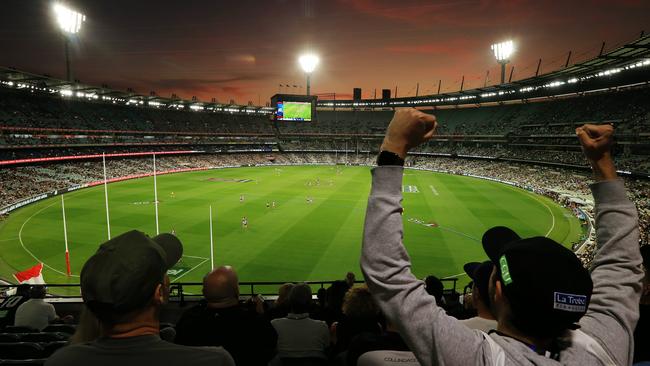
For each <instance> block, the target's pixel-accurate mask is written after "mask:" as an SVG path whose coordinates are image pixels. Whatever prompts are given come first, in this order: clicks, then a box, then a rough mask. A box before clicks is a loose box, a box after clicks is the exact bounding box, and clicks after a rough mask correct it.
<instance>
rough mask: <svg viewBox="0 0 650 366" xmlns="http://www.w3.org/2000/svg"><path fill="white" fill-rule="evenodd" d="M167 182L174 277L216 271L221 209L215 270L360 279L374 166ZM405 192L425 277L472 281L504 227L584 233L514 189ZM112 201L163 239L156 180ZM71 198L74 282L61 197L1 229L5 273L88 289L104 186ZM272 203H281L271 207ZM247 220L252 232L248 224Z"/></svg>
mask: <svg viewBox="0 0 650 366" xmlns="http://www.w3.org/2000/svg"><path fill="white" fill-rule="evenodd" d="M157 183H158V196H159V201H160V204H159V218H160V224H159V225H160V230H161V232H169V231H171V230H172V229H174V230H175V231H176V234H177V236H178V237H179V238H180V239H181V241H182V242H183V244H184V247H185V252H184V257H183V258H182V260H181V262H180V263H179V264H178V265H177V266H176V267H175V268H174V270H173V271H172V272H171V273H170V277H171V279H172V281H180V282H196V281H200V280H201V278H202V276H203V275H204V274H205V273H206V272H207V271H209V269H210V236H209V235H210V232H209V230H210V229H209V219H208V218H209V206H210V205H212V208H213V214H214V217H213V225H214V227H213V232H214V261H215V265H221V264H229V265H232V266H234V267H235V268H236V269H237V270H238V272H239V276H240V280H241V281H305V280H333V279H339V278H343V276H344V275H345V273H346V272H347V271H353V272H355V273H356V274H357V277H358V278H361V273H360V270H359V253H360V248H361V240H362V232H363V220H364V216H365V209H366V201H367V197H368V193H369V191H370V168H368V167H333V166H272V167H254V168H252V167H251V168H231V169H217V170H208V171H199V172H191V173H179V174H169V175H161V176H158V181H157ZM403 184H404V187H403V192H404V193H403V196H404V201H403V204H404V233H405V234H404V235H405V243H406V247H407V248H408V251H409V253H410V255H411V258H412V261H413V271H414V273H415V274H416V275H417V276H418V277H424V276H425V275H428V274H435V275H437V276H438V277H447V276H459V277H461V278H462V272H463V270H462V266H463V264H464V263H465V262H468V261H481V260H484V259H486V257H485V255H484V253H483V251H482V248H481V245H480V242H479V241H480V238H481V235H482V233H483V232H484V231H485V230H486V229H488V228H490V227H492V226H495V225H505V226H509V227H511V228H513V229H514V230H515V231H517V232H518V233H519V234H520V235H522V236H533V235H547V236H549V237H551V238H553V239H555V240H557V241H559V242H561V243H564V244H566V245H569V244H570V243H571V242H574V241H576V240H578V239H579V237H580V235H581V227H580V222H579V221H578V220H577V219H576V218H575V217H574V216H573V215H572V214H571V213H570V212H569V211H567V210H565V209H564V208H562V207H560V206H558V205H557V204H555V203H554V202H553V201H551V200H549V199H547V198H545V197H542V196H539V195H535V194H532V193H529V192H527V191H524V190H521V189H518V188H514V187H511V186H508V185H505V184H501V183H497V182H492V181H487V180H483V179H477V178H470V177H464V176H456V175H448V174H442V173H433V172H427V171H416V170H406V171H405V176H404V183H403ZM172 192H173V193H172ZM108 195H109V207H110V223H111V232H112V235H113V236H115V235H118V234H119V233H122V232H125V231H128V230H131V229H138V230H142V231H144V232H146V233H148V234H150V235H154V234H155V216H154V204H153V201H154V193H153V178H143V179H136V180H129V181H123V182H119V183H112V184H109V185H108ZM240 195H244V198H245V199H244V201H243V202H240ZM308 197H312V198H313V203H311V204H310V203H308V202H307V198H308ZM64 198H65V207H66V216H67V226H68V238H69V247H70V257H71V262H72V273H73V277H67V276H66V275H65V256H64V252H65V250H64V236H63V223H62V214H61V199H60V197H54V198H50V199H47V200H44V201H41V202H38V203H35V204H32V205H29V206H27V207H24V208H22V209H19V210H17V211H15V212H13V213H12V214H11V216H10V217H9V219H7V220H6V221H4V222H2V223H0V275H1V276H2V277H4V278H12V277H11V275H12V273H14V272H16V271H18V270H24V269H26V268H28V267H30V266H33V265H34V264H36V263H38V262H39V261H40V262H43V263H44V264H45V265H46V267H45V269H44V271H43V276H44V278H45V281H46V282H47V283H78V282H79V278H78V275H79V272H80V271H81V268H82V266H83V263H84V261H85V260H86V259H87V258H88V257H89V256H90V255H91V254H92V253H93V252H94V251H95V250H96V249H97V246H98V245H99V244H100V243H101V242H103V241H105V240H106V239H107V235H108V234H107V227H106V212H105V206H104V205H105V204H104V187H103V186H98V187H94V188H88V189H83V190H79V191H76V192H72V193H68V194H66V195H64ZM273 201H275V203H276V207H275V208H267V207H266V204H267V202H268V203H272V202H273ZM244 216H246V217H247V218H248V228H242V225H241V220H242V217H244ZM462 282H466V280H465V281H462Z"/></svg>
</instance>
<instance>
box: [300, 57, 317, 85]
mask: <svg viewBox="0 0 650 366" xmlns="http://www.w3.org/2000/svg"><path fill="white" fill-rule="evenodd" d="M298 62H299V63H300V67H302V71H304V72H305V74H307V95H309V91H310V87H311V85H310V84H311V73H312V72H314V70H315V69H316V66H318V62H320V59H319V58H318V56H316V55H314V54H305V55H302V56H300V57H299V58H298Z"/></svg>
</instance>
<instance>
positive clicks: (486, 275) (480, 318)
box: [462, 261, 497, 333]
mask: <svg viewBox="0 0 650 366" xmlns="http://www.w3.org/2000/svg"><path fill="white" fill-rule="evenodd" d="M493 267H494V265H493V264H492V262H490V261H485V262H483V263H478V262H470V263H467V264H465V265H464V266H463V269H464V270H465V273H467V275H468V276H469V278H471V279H472V307H473V308H474V310H476V316H475V317H473V318H469V319H465V320H462V322H463V324H465V325H466V326H467V327H468V328H470V329H478V330H481V331H483V332H486V333H487V332H489V331H491V330H492V329H497V321H496V320H495V319H494V315H492V312H490V294H489V292H488V287H489V283H490V276H491V275H492V268H493Z"/></svg>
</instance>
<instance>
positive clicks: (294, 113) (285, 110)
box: [275, 102, 312, 122]
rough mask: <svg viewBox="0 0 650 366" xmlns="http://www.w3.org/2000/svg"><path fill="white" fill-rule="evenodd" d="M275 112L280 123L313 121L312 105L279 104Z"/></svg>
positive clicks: (299, 103)
mask: <svg viewBox="0 0 650 366" xmlns="http://www.w3.org/2000/svg"><path fill="white" fill-rule="evenodd" d="M277 107H278V109H277V111H276V112H275V113H276V116H277V119H278V120H279V121H307V122H308V121H311V107H312V104H311V103H304V102H278V105H277Z"/></svg>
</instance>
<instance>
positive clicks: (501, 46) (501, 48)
mask: <svg viewBox="0 0 650 366" xmlns="http://www.w3.org/2000/svg"><path fill="white" fill-rule="evenodd" d="M491 48H492V51H494V57H496V59H497V62H498V63H499V64H501V84H503V83H505V81H506V65H507V64H508V63H509V62H510V56H512V53H513V52H514V51H515V45H514V43H513V42H512V40H509V41H505V42H501V43H495V44H493V45H492V47H491Z"/></svg>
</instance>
